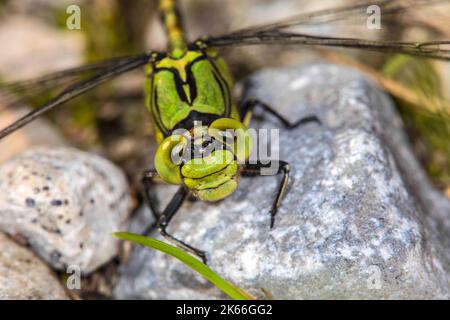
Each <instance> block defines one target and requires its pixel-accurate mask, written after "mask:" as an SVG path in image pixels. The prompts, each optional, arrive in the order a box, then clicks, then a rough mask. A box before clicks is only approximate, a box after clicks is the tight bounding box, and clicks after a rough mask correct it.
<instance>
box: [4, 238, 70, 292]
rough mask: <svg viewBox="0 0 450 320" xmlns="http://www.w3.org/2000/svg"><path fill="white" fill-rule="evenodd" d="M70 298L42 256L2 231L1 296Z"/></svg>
mask: <svg viewBox="0 0 450 320" xmlns="http://www.w3.org/2000/svg"><path fill="white" fill-rule="evenodd" d="M68 298H69V297H68V296H67V295H66V293H65V292H64V289H63V287H62V286H61V284H60V283H59V281H58V279H57V278H56V276H55V275H54V274H53V273H52V271H51V270H50V268H49V267H48V266H47V265H45V263H44V262H43V261H42V260H41V259H39V258H38V257H36V256H35V255H34V254H33V253H32V252H31V251H29V250H27V249H26V248H24V247H22V246H20V245H18V244H17V243H15V242H14V241H12V240H10V239H9V238H8V237H7V236H5V235H4V234H2V233H0V300H6V299H20V300H24V299H27V300H44V299H45V300H50V299H51V300H54V299H58V300H60V299H68Z"/></svg>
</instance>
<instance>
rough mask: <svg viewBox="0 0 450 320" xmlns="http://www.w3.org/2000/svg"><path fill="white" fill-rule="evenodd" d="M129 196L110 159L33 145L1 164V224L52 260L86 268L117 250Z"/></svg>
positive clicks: (57, 264) (92, 267) (85, 270)
mask: <svg viewBox="0 0 450 320" xmlns="http://www.w3.org/2000/svg"><path fill="white" fill-rule="evenodd" d="M129 206H130V197H129V194H128V186H127V182H126V179H125V177H124V175H123V173H122V172H121V171H120V170H119V169H117V168H116V167H115V166H114V165H113V164H112V163H110V162H109V161H107V160H105V159H103V158H101V157H99V156H96V155H93V154H89V153H86V152H82V151H78V150H75V149H71V148H44V147H41V148H35V149H31V150H29V151H27V152H24V153H22V154H20V155H19V156H16V157H14V158H12V159H10V160H8V161H7V162H5V163H3V164H2V165H1V166H0V230H2V231H4V232H6V233H8V234H12V235H16V234H17V235H20V236H22V237H24V238H25V239H26V240H27V241H28V242H29V243H30V245H31V247H32V248H33V250H34V251H35V252H36V253H37V254H38V255H39V256H41V257H42V258H43V259H44V260H46V261H47V262H48V263H49V264H50V265H51V266H53V267H54V268H57V269H60V270H61V269H62V270H64V269H65V267H66V266H68V265H77V266H78V267H79V268H80V269H81V271H82V272H83V273H85V274H86V273H89V272H91V271H93V270H95V269H96V268H98V267H99V266H101V265H102V264H104V263H105V262H107V261H109V260H110V259H111V258H112V257H113V256H115V255H116V254H117V252H118V241H117V240H116V239H114V238H113V237H112V235H111V233H112V232H115V231H122V230H126V229H127V228H128V223H127V218H128V214H129Z"/></svg>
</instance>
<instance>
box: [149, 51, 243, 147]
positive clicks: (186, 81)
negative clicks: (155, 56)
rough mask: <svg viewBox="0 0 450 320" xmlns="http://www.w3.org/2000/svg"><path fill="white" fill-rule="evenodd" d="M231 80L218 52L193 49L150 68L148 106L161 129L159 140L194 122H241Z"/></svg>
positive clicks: (166, 58)
mask: <svg viewBox="0 0 450 320" xmlns="http://www.w3.org/2000/svg"><path fill="white" fill-rule="evenodd" d="M231 86H232V80H231V76H230V73H229V71H228V68H227V66H226V64H225V62H224V61H223V59H221V58H220V57H219V56H218V55H217V53H216V52H215V51H213V50H210V49H203V48H202V49H200V48H194V49H192V50H189V51H186V53H185V54H184V55H183V56H182V57H179V58H174V57H172V56H170V55H166V56H164V57H162V58H161V59H159V60H157V61H153V62H152V63H151V64H150V65H149V68H148V83H147V88H148V96H147V106H148V108H149V110H150V112H151V114H152V119H153V122H154V123H155V125H156V128H157V129H158V141H159V142H160V141H161V140H162V139H163V138H164V137H167V136H169V135H170V134H171V133H172V132H173V131H174V130H175V129H178V128H185V129H190V128H192V127H193V126H194V122H196V121H202V123H203V124H204V125H209V124H210V123H211V122H212V121H214V120H216V119H218V118H220V117H226V118H234V119H236V120H239V117H238V113H237V109H236V107H235V105H234V102H233V99H232V96H231Z"/></svg>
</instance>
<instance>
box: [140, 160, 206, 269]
mask: <svg viewBox="0 0 450 320" xmlns="http://www.w3.org/2000/svg"><path fill="white" fill-rule="evenodd" d="M157 176H158V173H157V172H156V170H155V169H150V170H148V171H145V172H144V175H143V177H142V183H143V184H144V191H145V198H146V201H147V203H148V205H149V207H150V209H151V211H152V213H153V215H154V217H155V218H156V221H157V222H156V223H154V224H152V225H150V226H149V227H148V228H147V229H146V231H145V232H144V234H145V235H148V234H149V233H150V232H151V231H152V230H153V229H154V227H155V226H156V227H158V229H159V232H160V233H161V235H162V236H163V237H164V238H166V239H168V240H169V241H171V242H173V243H174V244H175V245H177V246H179V247H180V248H182V249H184V250H186V251H187V252H190V253H192V254H194V255H196V256H198V257H199V258H200V259H202V261H203V263H205V264H206V262H207V261H206V254H205V252H204V251H201V250H199V249H197V248H194V247H192V246H191V245H188V244H187V243H185V242H183V241H181V240H179V239H177V238H175V237H174V236H172V235H171V234H169V233H167V230H166V229H167V226H168V225H169V222H170V221H171V220H172V218H173V217H174V216H175V214H176V213H177V212H178V209H179V208H180V207H181V205H182V204H183V202H184V201H185V200H186V198H187V197H188V196H189V192H188V190H187V189H186V188H185V187H184V186H181V187H180V188H179V189H178V191H177V192H176V193H175V195H174V196H173V198H172V200H170V202H169V204H168V205H167V207H166V208H165V209H164V211H163V212H162V213H160V211H159V210H158V208H157V198H156V196H155V195H154V193H153V192H152V187H153V185H154V179H155V178H156V177H157Z"/></svg>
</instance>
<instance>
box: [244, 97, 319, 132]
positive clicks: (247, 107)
mask: <svg viewBox="0 0 450 320" xmlns="http://www.w3.org/2000/svg"><path fill="white" fill-rule="evenodd" d="M256 107H260V108H262V109H263V110H264V111H266V112H268V113H270V114H271V115H273V116H274V117H276V118H277V119H278V120H279V121H280V122H281V123H283V125H284V126H285V127H286V128H288V129H293V128H296V127H298V126H301V125H303V124H306V123H310V122H316V123H318V124H322V122H321V121H320V119H319V118H318V117H317V116H315V115H310V116H307V117H304V118H301V119H300V120H297V121H296V122H294V123H291V122H290V121H289V120H288V119H286V118H285V117H284V116H282V115H281V114H279V113H278V112H277V111H276V110H275V109H273V108H272V107H271V106H269V105H268V104H265V103H264V102H261V101H259V100H255V99H250V100H247V101H246V102H245V104H244V105H243V106H242V107H241V109H240V113H241V120H242V122H243V123H244V124H245V125H246V126H248V125H249V123H250V118H251V116H252V114H253V110H254V109H255V108H256Z"/></svg>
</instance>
